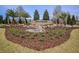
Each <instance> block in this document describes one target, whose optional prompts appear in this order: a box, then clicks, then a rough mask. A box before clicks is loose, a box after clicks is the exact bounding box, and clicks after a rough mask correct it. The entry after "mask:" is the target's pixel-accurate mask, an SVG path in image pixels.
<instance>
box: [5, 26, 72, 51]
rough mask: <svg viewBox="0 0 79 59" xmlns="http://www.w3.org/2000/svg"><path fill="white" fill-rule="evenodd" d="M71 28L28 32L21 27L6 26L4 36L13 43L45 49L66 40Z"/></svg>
mask: <svg viewBox="0 0 79 59" xmlns="http://www.w3.org/2000/svg"><path fill="white" fill-rule="evenodd" d="M72 29H73V28H63V27H55V28H51V29H50V28H48V29H46V32H39V33H34V32H28V31H25V30H23V27H20V28H18V27H16V26H15V27H12V26H11V27H6V32H5V35H6V38H7V40H10V41H12V42H14V43H17V44H20V45H22V46H24V47H28V48H31V49H35V50H38V51H40V50H45V49H48V48H52V47H55V46H57V45H60V44H62V43H64V42H65V41H67V40H68V39H69V37H70V33H71V31H72Z"/></svg>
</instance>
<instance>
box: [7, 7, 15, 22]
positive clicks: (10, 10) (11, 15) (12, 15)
mask: <svg viewBox="0 0 79 59" xmlns="http://www.w3.org/2000/svg"><path fill="white" fill-rule="evenodd" d="M6 14H7V15H8V16H10V17H12V22H13V23H16V21H15V19H14V17H15V12H14V11H13V10H12V9H8V10H7V13H6Z"/></svg>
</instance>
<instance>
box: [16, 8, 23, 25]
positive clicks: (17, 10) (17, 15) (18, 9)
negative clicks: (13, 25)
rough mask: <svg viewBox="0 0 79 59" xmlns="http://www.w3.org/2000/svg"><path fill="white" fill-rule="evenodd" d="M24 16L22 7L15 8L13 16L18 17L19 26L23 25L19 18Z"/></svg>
mask: <svg viewBox="0 0 79 59" xmlns="http://www.w3.org/2000/svg"><path fill="white" fill-rule="evenodd" d="M24 14H25V10H24V9H23V7H22V6H18V7H17V8H16V12H15V15H16V17H19V23H20V24H22V23H23V22H22V20H21V17H23V16H24Z"/></svg>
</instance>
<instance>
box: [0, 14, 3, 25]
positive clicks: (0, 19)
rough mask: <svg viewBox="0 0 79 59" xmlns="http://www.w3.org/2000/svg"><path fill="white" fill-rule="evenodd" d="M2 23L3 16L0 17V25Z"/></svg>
mask: <svg viewBox="0 0 79 59" xmlns="http://www.w3.org/2000/svg"><path fill="white" fill-rule="evenodd" d="M2 21H3V16H2V15H0V24H2Z"/></svg>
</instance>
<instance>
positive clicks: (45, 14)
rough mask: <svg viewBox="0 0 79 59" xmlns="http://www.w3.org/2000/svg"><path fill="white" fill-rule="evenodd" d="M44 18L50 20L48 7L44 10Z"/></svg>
mask: <svg viewBox="0 0 79 59" xmlns="http://www.w3.org/2000/svg"><path fill="white" fill-rule="evenodd" d="M43 20H49V13H48V11H47V9H46V10H45V12H44V15H43Z"/></svg>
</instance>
